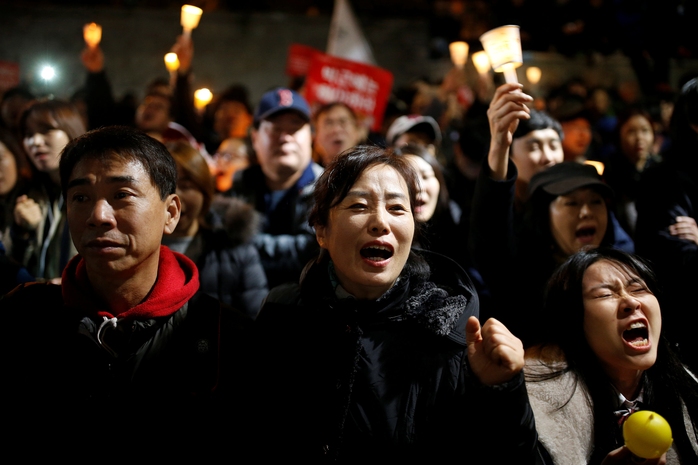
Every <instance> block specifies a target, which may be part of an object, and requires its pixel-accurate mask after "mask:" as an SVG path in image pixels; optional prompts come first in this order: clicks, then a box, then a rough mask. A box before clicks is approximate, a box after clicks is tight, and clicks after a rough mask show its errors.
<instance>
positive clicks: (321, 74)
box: [305, 52, 393, 131]
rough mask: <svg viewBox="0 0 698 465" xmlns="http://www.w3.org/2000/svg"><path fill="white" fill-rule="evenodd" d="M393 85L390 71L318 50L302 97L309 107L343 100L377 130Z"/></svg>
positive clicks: (366, 123) (362, 119) (361, 118)
mask: <svg viewBox="0 0 698 465" xmlns="http://www.w3.org/2000/svg"><path fill="white" fill-rule="evenodd" d="M392 86H393V74H392V73H391V72H389V71H387V70H385V69H382V68H378V67H376V66H370V65H366V64H363V63H358V62H356V61H349V60H344V59H342V58H338V57H335V56H331V55H327V54H324V53H321V52H317V53H315V55H314V56H313V58H312V60H311V62H310V68H309V69H308V74H307V77H306V79H305V98H306V99H307V100H308V104H309V105H310V107H311V108H312V109H314V108H316V107H318V106H320V105H324V104H325V103H330V102H342V103H345V104H346V105H347V106H349V107H350V108H351V109H353V110H354V111H355V112H356V114H357V115H358V116H359V119H360V120H361V122H362V123H363V124H365V125H366V127H370V128H371V129H372V130H373V131H379V130H380V128H381V124H382V123H383V115H384V113H385V107H386V105H387V104H388V97H389V96H390V90H391V88H392Z"/></svg>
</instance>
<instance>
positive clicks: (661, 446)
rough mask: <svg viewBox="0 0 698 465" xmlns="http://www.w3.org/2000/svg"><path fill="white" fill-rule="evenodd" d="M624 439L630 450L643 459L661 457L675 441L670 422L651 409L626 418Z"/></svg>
mask: <svg viewBox="0 0 698 465" xmlns="http://www.w3.org/2000/svg"><path fill="white" fill-rule="evenodd" d="M623 439H624V440H625V446H626V447H627V448H628V449H630V452H632V453H633V454H635V455H637V456H638V457H641V458H643V459H654V458H658V457H661V456H662V454H664V453H665V452H666V451H667V450H669V448H670V447H671V443H672V442H673V441H674V440H673V438H672V436H671V427H670V426H669V423H667V421H666V420H665V419H664V417H662V416H661V415H659V414H658V413H655V412H652V411H650V410H640V411H639V412H635V413H633V414H632V415H630V416H629V417H628V419H627V420H625V423H623Z"/></svg>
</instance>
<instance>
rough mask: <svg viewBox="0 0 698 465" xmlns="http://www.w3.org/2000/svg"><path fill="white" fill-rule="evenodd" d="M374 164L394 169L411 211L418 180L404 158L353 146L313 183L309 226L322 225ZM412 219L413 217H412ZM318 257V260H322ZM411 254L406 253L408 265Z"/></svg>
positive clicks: (416, 223)
mask: <svg viewBox="0 0 698 465" xmlns="http://www.w3.org/2000/svg"><path fill="white" fill-rule="evenodd" d="M375 165H387V166H390V167H392V168H394V169H395V170H396V171H397V172H398V174H399V175H400V176H402V178H403V179H404V180H405V183H406V184H407V191H408V193H409V197H410V210H411V211H413V212H414V208H415V205H416V201H417V192H418V187H417V186H418V182H419V181H418V179H417V173H416V172H415V171H414V169H413V168H412V165H410V163H409V162H408V161H407V160H405V158H404V157H402V156H400V155H397V154H396V153H395V152H394V151H393V150H392V149H390V148H380V147H376V146H371V145H357V146H355V147H352V148H350V149H348V150H346V151H344V152H342V153H341V154H339V156H338V157H336V158H335V159H334V160H332V162H330V164H329V165H328V166H327V167H326V168H325V171H324V172H323V173H322V175H320V177H319V178H318V179H317V181H316V182H315V191H314V193H313V198H314V201H315V202H314V204H313V208H312V209H311V210H310V214H309V216H308V224H309V225H310V226H311V227H315V226H318V225H320V226H326V225H327V222H328V220H329V215H330V210H331V209H332V208H334V207H336V206H337V205H339V204H340V203H341V202H342V200H344V198H345V197H346V196H347V194H348V193H349V191H350V190H351V188H352V186H353V185H354V184H355V183H356V181H358V179H359V178H360V177H361V175H362V174H363V173H364V171H366V170H367V169H368V168H371V167H372V166H375ZM413 217H414V215H413ZM414 225H415V227H414V231H415V234H414V236H415V239H416V238H417V237H418V236H419V230H420V225H419V223H418V222H417V220H416V218H414ZM322 255H323V254H322V253H321V256H320V257H319V258H318V260H321V259H323V258H324V257H323V256H322ZM412 255H413V253H412V252H411V253H410V259H408V264H409V263H410V262H411V258H412Z"/></svg>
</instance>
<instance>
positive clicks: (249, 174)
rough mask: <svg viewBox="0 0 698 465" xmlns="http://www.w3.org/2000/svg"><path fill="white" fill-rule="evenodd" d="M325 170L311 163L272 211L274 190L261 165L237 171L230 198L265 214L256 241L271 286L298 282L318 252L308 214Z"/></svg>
mask: <svg viewBox="0 0 698 465" xmlns="http://www.w3.org/2000/svg"><path fill="white" fill-rule="evenodd" d="M321 173H322V167H321V166H320V165H318V164H316V163H311V164H310V165H308V167H307V168H306V169H305V171H304V173H303V175H302V176H301V178H300V179H299V180H298V182H296V185H295V186H293V187H291V188H290V189H289V190H288V191H287V192H286V193H285V194H284V196H283V198H282V199H281V200H280V201H279V203H278V204H277V205H276V208H274V209H271V208H270V207H269V203H270V202H271V191H269V188H268V187H267V184H266V181H265V176H264V173H263V172H262V168H261V167H260V166H259V165H253V166H250V167H249V168H246V169H244V170H240V171H236V172H235V175H234V178H233V187H232V188H231V190H230V191H228V192H226V193H225V195H226V196H232V197H238V198H241V199H242V200H244V201H246V202H247V203H250V204H251V205H254V208H255V210H257V211H258V212H259V213H260V214H261V217H262V219H261V228H260V232H259V233H258V234H256V235H255V236H254V238H253V239H252V242H253V243H254V245H255V246H256V247H257V251H258V252H259V257H260V259H261V260H262V266H263V267H264V271H265V273H266V275H267V280H268V282H269V287H270V288H272V287H274V286H277V285H279V284H283V283H287V282H297V281H298V278H299V277H300V273H301V270H302V269H303V266H304V265H305V264H306V263H307V262H308V260H310V259H312V258H313V257H314V256H315V255H316V254H317V252H318V250H319V246H318V244H317V241H316V239H315V232H314V231H313V228H311V227H310V226H309V225H308V214H309V213H310V209H311V208H312V206H313V190H314V186H315V180H316V179H317V178H318V177H319V176H320V174H321Z"/></svg>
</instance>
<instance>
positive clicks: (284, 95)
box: [279, 89, 293, 107]
mask: <svg viewBox="0 0 698 465" xmlns="http://www.w3.org/2000/svg"><path fill="white" fill-rule="evenodd" d="M279 105H280V106H282V107H290V106H291V105H293V94H292V93H291V91H290V90H288V89H280V90H279Z"/></svg>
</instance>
